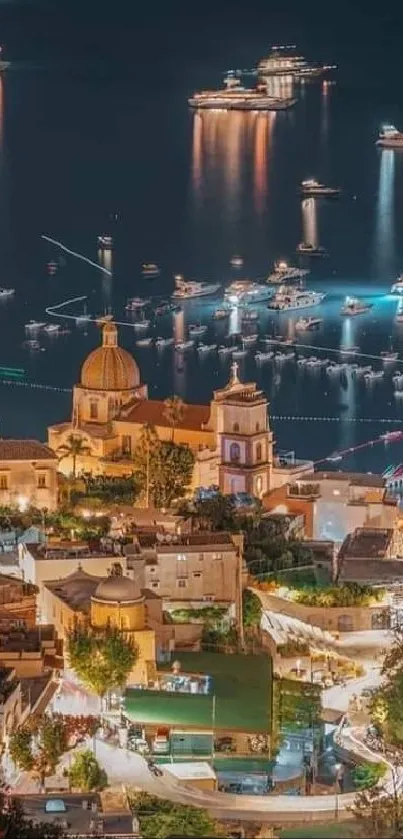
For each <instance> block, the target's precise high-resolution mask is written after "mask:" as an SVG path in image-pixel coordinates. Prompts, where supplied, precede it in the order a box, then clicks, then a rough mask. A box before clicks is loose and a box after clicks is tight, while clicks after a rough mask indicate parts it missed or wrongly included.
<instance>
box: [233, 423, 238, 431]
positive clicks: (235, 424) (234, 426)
mask: <svg viewBox="0 0 403 839" xmlns="http://www.w3.org/2000/svg"><path fill="white" fill-rule="evenodd" d="M232 430H233V431H235V433H236V432H237V431H239V422H234V424H233V426H232Z"/></svg>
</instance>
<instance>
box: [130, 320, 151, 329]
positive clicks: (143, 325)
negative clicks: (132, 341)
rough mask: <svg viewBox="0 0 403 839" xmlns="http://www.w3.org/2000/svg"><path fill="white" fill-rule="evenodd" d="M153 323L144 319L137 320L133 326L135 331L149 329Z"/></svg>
mask: <svg viewBox="0 0 403 839" xmlns="http://www.w3.org/2000/svg"><path fill="white" fill-rule="evenodd" d="M150 323H151V321H150V320H147V319H146V318H144V320H137V321H135V323H134V324H133V328H134V329H148V328H149V326H150Z"/></svg>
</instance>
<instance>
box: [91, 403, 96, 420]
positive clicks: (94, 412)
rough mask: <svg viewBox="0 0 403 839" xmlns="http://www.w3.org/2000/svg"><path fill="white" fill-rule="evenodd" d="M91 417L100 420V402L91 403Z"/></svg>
mask: <svg viewBox="0 0 403 839" xmlns="http://www.w3.org/2000/svg"><path fill="white" fill-rule="evenodd" d="M90 417H91V419H98V402H90Z"/></svg>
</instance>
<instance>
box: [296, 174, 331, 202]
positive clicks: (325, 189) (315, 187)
mask: <svg viewBox="0 0 403 839" xmlns="http://www.w3.org/2000/svg"><path fill="white" fill-rule="evenodd" d="M301 192H302V194H303V195H305V196H308V195H309V196H313V197H315V196H317V197H318V198H319V197H323V198H337V197H338V196H339V195H340V189H339V187H334V186H325V185H324V184H320V183H319V181H316V180H315V178H308V179H307V180H305V181H302V184H301Z"/></svg>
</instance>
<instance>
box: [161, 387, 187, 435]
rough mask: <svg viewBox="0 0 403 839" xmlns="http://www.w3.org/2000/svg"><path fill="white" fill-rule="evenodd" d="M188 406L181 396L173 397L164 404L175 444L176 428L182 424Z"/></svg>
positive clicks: (164, 412)
mask: <svg viewBox="0 0 403 839" xmlns="http://www.w3.org/2000/svg"><path fill="white" fill-rule="evenodd" d="M185 410H186V405H185V403H184V402H183V400H182V399H181V398H180V397H179V396H172V397H171V398H170V399H166V400H165V402H164V411H163V414H164V417H165V419H166V420H168V422H169V425H170V426H171V429H172V432H171V443H173V442H174V437H175V428H176V427H177V426H178V425H179V423H180V422H182V420H183V417H184V415H185Z"/></svg>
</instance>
